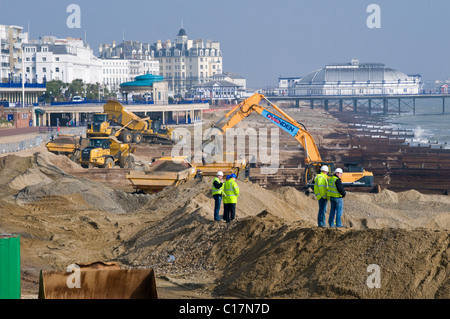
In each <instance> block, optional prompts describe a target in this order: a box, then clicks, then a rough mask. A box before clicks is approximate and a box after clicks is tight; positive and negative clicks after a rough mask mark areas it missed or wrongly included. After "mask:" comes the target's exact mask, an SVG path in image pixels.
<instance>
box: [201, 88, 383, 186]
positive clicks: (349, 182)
mask: <svg viewBox="0 0 450 319" xmlns="http://www.w3.org/2000/svg"><path fill="white" fill-rule="evenodd" d="M261 100H265V101H267V102H268V103H269V105H271V106H272V107H273V108H274V109H275V110H276V111H277V112H278V114H275V113H274V112H271V111H269V110H267V109H266V108H264V107H263V106H261V105H259V103H260V101H261ZM253 112H257V113H259V114H260V115H261V116H262V117H264V118H265V119H267V120H268V121H270V122H272V123H274V124H275V125H277V126H278V127H279V128H281V129H282V130H284V131H285V132H287V133H288V134H290V135H291V136H292V137H294V138H295V139H296V140H297V141H298V142H299V143H300V144H301V145H302V147H303V149H304V150H305V174H304V178H303V183H304V185H303V186H305V187H310V186H312V185H313V183H314V178H315V176H316V175H317V174H318V173H319V172H320V168H321V167H322V166H323V165H326V166H328V168H329V172H330V174H332V173H333V172H334V170H335V166H334V164H333V163H332V162H329V161H324V160H323V159H322V158H321V156H320V153H319V150H318V149H317V145H316V143H315V141H314V139H313V137H312V136H311V134H310V133H309V132H308V131H307V130H306V127H305V126H304V125H303V124H299V123H297V122H296V121H295V120H294V119H293V118H292V117H290V116H289V115H287V114H286V113H285V112H284V111H283V110H281V109H280V108H279V107H278V106H277V105H275V104H273V103H272V102H270V101H269V100H268V99H267V98H266V97H265V96H264V95H262V94H259V93H255V94H253V95H252V96H251V97H249V98H247V99H245V100H244V101H242V102H241V103H240V104H238V105H236V106H235V107H234V108H233V109H232V110H230V111H229V112H228V113H227V114H225V115H224V116H223V117H222V118H221V119H220V120H219V121H217V122H216V123H215V124H213V125H212V128H217V129H219V130H220V134H225V133H226V132H227V130H228V129H230V128H232V127H234V126H235V125H236V124H238V123H239V122H241V121H242V120H243V119H245V118H246V117H248V116H249V115H250V114H252V113H253ZM225 120H226V122H225V123H223V124H221V123H222V122H224V121H225ZM209 142H211V140H206V141H204V142H203V143H202V147H203V150H204V149H205V147H204V146H205V145H207V144H208V143H209ZM341 180H342V183H343V185H344V186H359V187H373V181H374V177H373V173H371V172H367V171H365V170H364V169H363V168H361V167H358V168H355V167H353V168H352V169H351V171H346V172H344V173H343V174H342V178H341Z"/></svg>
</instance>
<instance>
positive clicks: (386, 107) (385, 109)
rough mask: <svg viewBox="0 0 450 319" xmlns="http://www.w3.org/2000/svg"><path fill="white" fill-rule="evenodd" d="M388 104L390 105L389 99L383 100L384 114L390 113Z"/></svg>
mask: <svg viewBox="0 0 450 319" xmlns="http://www.w3.org/2000/svg"><path fill="white" fill-rule="evenodd" d="M388 103H389V101H388V99H383V113H384V114H387V113H388V105H389V104H388Z"/></svg>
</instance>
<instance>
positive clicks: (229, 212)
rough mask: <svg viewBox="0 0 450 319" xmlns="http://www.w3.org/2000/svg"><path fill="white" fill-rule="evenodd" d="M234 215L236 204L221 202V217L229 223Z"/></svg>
mask: <svg viewBox="0 0 450 319" xmlns="http://www.w3.org/2000/svg"><path fill="white" fill-rule="evenodd" d="M235 217H236V204H223V219H224V220H225V221H226V222H227V223H229V222H230V221H232V220H233V219H234V218H235Z"/></svg>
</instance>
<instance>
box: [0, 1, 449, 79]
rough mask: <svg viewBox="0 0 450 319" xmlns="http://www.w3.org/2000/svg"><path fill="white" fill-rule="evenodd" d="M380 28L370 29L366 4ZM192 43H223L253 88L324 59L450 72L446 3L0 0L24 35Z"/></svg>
mask: <svg viewBox="0 0 450 319" xmlns="http://www.w3.org/2000/svg"><path fill="white" fill-rule="evenodd" d="M71 3H74V4H78V5H79V6H80V7H81V28H80V29H69V28H68V27H67V25H66V20H67V17H68V16H69V15H70V13H67V12H66V9H67V6H68V5H69V4H71ZM372 3H374V4H378V5H379V6H380V8H381V28H379V29H369V28H368V26H367V24H366V20H367V18H368V17H369V16H370V15H371V13H367V12H366V9H367V7H368V5H370V4H372ZM181 20H183V23H184V28H185V30H186V32H187V34H188V36H189V38H191V39H200V38H201V39H204V40H206V39H211V40H215V41H220V43H221V49H222V51H223V56H224V60H223V66H224V71H226V72H234V73H239V74H241V75H242V76H244V77H246V78H247V83H248V86H249V87H251V88H257V87H266V86H275V85H276V84H277V79H278V77H279V76H283V77H289V76H303V75H306V74H307V73H309V72H311V71H314V70H316V69H318V68H321V67H322V66H324V65H325V64H327V63H333V62H349V61H350V60H351V59H352V58H354V57H356V58H358V59H359V60H360V61H361V62H382V63H385V64H386V65H387V66H390V67H392V68H394V69H399V70H401V71H404V72H406V73H408V74H416V73H419V74H421V75H422V77H423V79H424V81H431V80H435V79H442V80H446V79H447V78H449V77H450V64H449V58H450V40H449V31H450V1H448V0H430V1H417V0H395V1H392V0H391V1H388V0H371V1H365V0H341V1H338V0H310V1H302V0H276V1H275V0H272V1H268V0H227V1H215V0H158V1H153V0H146V1H144V0H125V1H115V0H110V1H106V0H89V1H87V0H41V1H35V0H33V1H32V0H14V1H11V0H8V1H6V0H0V24H13V25H21V26H24V28H25V30H26V29H27V25H28V23H30V29H31V37H32V38H38V37H39V36H43V35H54V36H57V37H67V36H72V37H80V38H84V34H85V30H86V31H87V42H88V43H89V44H90V45H91V47H92V48H93V49H94V52H95V54H97V53H98V46H99V44H100V43H110V42H112V41H113V40H116V42H120V41H122V30H125V38H126V39H127V40H136V41H141V42H150V43H154V42H156V41H157V40H163V41H165V40H167V39H171V40H174V39H175V38H176V35H177V33H178V31H179V29H180V27H181Z"/></svg>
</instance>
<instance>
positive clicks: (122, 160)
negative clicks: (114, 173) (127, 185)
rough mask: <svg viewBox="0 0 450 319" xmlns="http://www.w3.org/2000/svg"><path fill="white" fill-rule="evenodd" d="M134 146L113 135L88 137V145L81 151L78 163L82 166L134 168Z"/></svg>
mask: <svg viewBox="0 0 450 319" xmlns="http://www.w3.org/2000/svg"><path fill="white" fill-rule="evenodd" d="M135 150H136V147H133V146H131V145H130V144H127V143H121V142H120V141H118V140H117V139H116V138H115V137H96V138H89V146H88V147H86V148H84V149H83V150H82V151H81V158H80V164H81V166H82V167H84V168H88V167H101V168H113V167H114V166H115V165H117V164H118V165H119V166H120V168H132V169H133V168H134V167H135V159H134V155H133V153H134V152H135Z"/></svg>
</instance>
